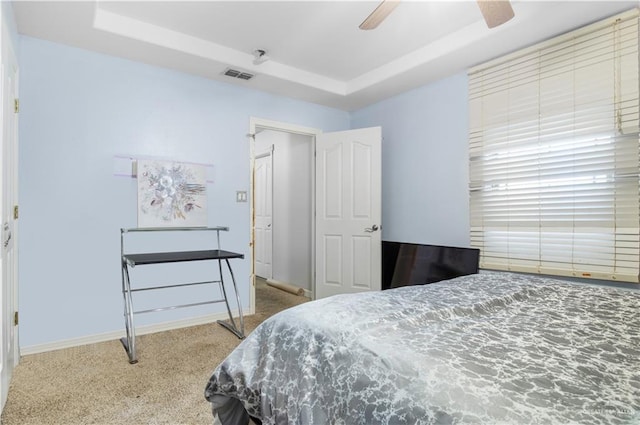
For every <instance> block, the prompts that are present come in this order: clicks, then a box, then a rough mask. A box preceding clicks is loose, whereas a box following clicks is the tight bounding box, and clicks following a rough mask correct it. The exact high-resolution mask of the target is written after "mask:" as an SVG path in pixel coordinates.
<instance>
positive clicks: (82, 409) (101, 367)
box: [2, 282, 308, 425]
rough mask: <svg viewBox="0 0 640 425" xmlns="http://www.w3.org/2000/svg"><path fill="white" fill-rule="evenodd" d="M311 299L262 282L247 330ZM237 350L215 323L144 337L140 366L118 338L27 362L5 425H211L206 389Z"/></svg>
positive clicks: (18, 374)
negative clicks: (132, 362) (215, 371)
mask: <svg viewBox="0 0 640 425" xmlns="http://www.w3.org/2000/svg"><path fill="white" fill-rule="evenodd" d="M305 301H308V299H307V298H304V297H300V296H296V295H292V294H289V293H286V292H283V291H281V290H278V289H275V288H272V287H269V286H267V285H265V284H264V282H259V283H258V284H257V285H256V314H255V315H253V316H247V317H246V318H245V327H246V332H247V333H249V332H250V331H251V330H253V329H254V328H255V327H256V326H257V325H258V324H259V323H261V322H262V321H263V320H265V319H266V318H267V317H269V316H271V315H273V314H275V313H277V312H278V311H281V310H283V309H285V308H288V307H290V306H293V305H297V304H300V303H303V302H305ZM238 344H239V340H238V339H237V338H236V337H235V336H234V335H232V334H231V333H230V332H229V331H227V330H225V329H223V328H222V327H221V326H219V325H217V324H209V325H202V326H194V327H190V328H184V329H177V330H172V331H167V332H162V333H157V334H150V335H143V336H140V337H138V340H137V349H138V359H139V360H140V361H139V362H138V363H137V364H135V365H130V364H129V363H128V362H127V357H126V354H125V352H124V349H123V348H122V345H121V344H120V341H117V340H114V341H108V342H103V343H99V344H92V345H85V346H81V347H75V348H70V349H64V350H57V351H52V352H48V353H41V354H33V355H29V356H24V357H22V358H21V360H20V364H19V365H18V367H17V368H16V369H15V371H14V374H13V379H12V381H11V386H10V388H9V398H8V400H7V404H6V405H5V408H4V411H3V412H2V424H4V425H30V424H34V425H35V424H38V425H46V424H64V425H75V424H127V425H132V424H190V425H196V424H211V423H212V421H213V418H212V414H211V410H210V406H209V403H208V402H207V401H206V400H205V399H204V387H205V385H206V383H207V380H208V379H209V376H210V374H211V372H212V371H213V369H214V368H215V367H216V366H217V365H218V364H219V363H220V362H221V361H222V360H223V359H224V358H225V357H226V356H227V355H228V354H229V353H230V352H231V350H233V348H234V347H236V346H237V345H238Z"/></svg>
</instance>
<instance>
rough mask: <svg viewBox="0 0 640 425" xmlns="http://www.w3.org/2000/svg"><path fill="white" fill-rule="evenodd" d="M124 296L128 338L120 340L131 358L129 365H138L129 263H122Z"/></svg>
mask: <svg viewBox="0 0 640 425" xmlns="http://www.w3.org/2000/svg"><path fill="white" fill-rule="evenodd" d="M122 296H123V298H124V326H125V329H126V331H127V336H126V338H124V337H123V338H120V342H121V343H122V345H123V346H124V349H125V350H126V351H127V355H128V356H129V363H131V364H135V363H138V359H137V358H136V331H135V327H134V326H133V302H132V301H131V281H130V280H129V269H128V268H127V263H125V262H124V261H123V262H122Z"/></svg>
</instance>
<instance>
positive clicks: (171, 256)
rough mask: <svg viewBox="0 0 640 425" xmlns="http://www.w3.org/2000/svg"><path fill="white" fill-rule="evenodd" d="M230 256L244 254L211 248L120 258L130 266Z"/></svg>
mask: <svg viewBox="0 0 640 425" xmlns="http://www.w3.org/2000/svg"><path fill="white" fill-rule="evenodd" d="M231 258H244V254H238V253H237V252H230V251H223V250H221V249H211V250H207V251H180V252H150V253H145V254H125V255H123V256H122V259H123V260H124V261H126V262H127V264H129V265H130V266H131V267H134V266H137V265H141V264H160V263H178V262H183V261H200V260H229V259H231Z"/></svg>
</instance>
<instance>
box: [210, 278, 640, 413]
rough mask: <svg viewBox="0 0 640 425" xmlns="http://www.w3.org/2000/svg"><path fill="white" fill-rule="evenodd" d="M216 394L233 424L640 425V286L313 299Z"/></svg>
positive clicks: (449, 287)
mask: <svg viewBox="0 0 640 425" xmlns="http://www.w3.org/2000/svg"><path fill="white" fill-rule="evenodd" d="M205 396H206V398H207V399H208V400H209V401H211V402H212V406H213V410H214V414H216V412H218V413H224V414H220V415H219V416H220V418H219V419H218V420H220V419H223V418H225V417H234V415H235V419H231V422H229V423H234V424H235V423H239V422H241V421H242V422H244V421H245V420H246V419H238V418H241V417H242V415H245V417H246V412H248V413H249V414H250V415H251V416H253V417H256V418H258V419H261V420H262V421H263V423H264V424H301V425H303V424H314V425H321V424H331V425H337V424H363V425H364V424H449V423H451V424H463V423H464V424H466V423H474V424H475V423H480V424H496V423H498V424H524V423H532V424H640V291H636V290H627V289H621V288H611V287H599V286H593V285H580V284H574V283H568V282H563V281H559V280H555V279H545V278H537V277H531V276H523V275H516V274H509V273H481V274H478V275H472V276H465V277H462V278H457V279H453V280H450V281H446V282H439V283H434V284H431V285H426V286H410V287H402V288H397V289H392V290H388V291H383V292H369V293H360V294H354V295H341V296H335V297H330V298H326V299H322V300H318V301H314V302H309V303H306V304H302V305H299V306H297V307H293V308H291V309H288V310H286V311H283V312H281V313H279V314H277V315H275V316H273V317H271V318H270V319H268V320H266V321H265V322H263V323H262V324H261V325H260V326H259V327H258V328H256V329H255V330H254V331H253V333H251V335H250V336H249V337H248V338H247V339H246V340H245V341H243V342H242V343H241V344H240V346H238V348H237V349H236V350H235V351H233V352H232V353H231V355H230V356H229V357H228V358H227V359H226V360H225V361H224V362H223V363H222V364H221V365H220V366H218V368H217V369H216V370H215V371H214V372H213V375H212V376H211V379H210V381H209V383H208V385H207V387H206V390H205ZM244 409H246V412H245V411H244ZM233 410H235V412H233ZM230 413H231V414H230ZM223 423H224V422H223Z"/></svg>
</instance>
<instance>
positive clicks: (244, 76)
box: [222, 68, 254, 80]
mask: <svg viewBox="0 0 640 425" xmlns="http://www.w3.org/2000/svg"><path fill="white" fill-rule="evenodd" d="M222 74H223V75H226V76H227V77H233V78H239V79H241V80H250V79H252V78H253V77H254V75H253V74H249V73H248V72H242V71H238V70H237V69H232V68H227V69H225V70H224V72H223V73H222Z"/></svg>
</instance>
